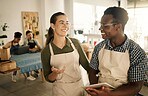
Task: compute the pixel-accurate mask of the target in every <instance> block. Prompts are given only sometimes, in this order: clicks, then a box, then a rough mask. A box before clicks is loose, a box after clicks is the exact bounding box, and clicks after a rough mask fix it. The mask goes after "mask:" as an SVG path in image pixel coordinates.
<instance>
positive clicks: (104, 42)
mask: <svg viewBox="0 0 148 96" xmlns="http://www.w3.org/2000/svg"><path fill="white" fill-rule="evenodd" d="M106 43H107V40H103V41H101V42H100V43H98V44H97V45H96V46H95V48H94V50H95V51H100V49H101V48H103V46H105V45H106Z"/></svg>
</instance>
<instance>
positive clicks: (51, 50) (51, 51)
mask: <svg viewBox="0 0 148 96" xmlns="http://www.w3.org/2000/svg"><path fill="white" fill-rule="evenodd" d="M49 49H50V53H51V56H52V55H54V53H53V49H52V47H51V43H49Z"/></svg>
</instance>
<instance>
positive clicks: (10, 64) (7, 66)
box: [0, 61, 16, 72]
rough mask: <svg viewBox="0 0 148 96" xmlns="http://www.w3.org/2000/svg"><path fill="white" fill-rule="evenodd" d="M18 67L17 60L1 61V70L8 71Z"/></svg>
mask: <svg viewBox="0 0 148 96" xmlns="http://www.w3.org/2000/svg"><path fill="white" fill-rule="evenodd" d="M15 68H16V62H15V61H5V62H0V71H1V72H4V71H8V70H12V69H15Z"/></svg>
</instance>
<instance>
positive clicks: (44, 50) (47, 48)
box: [41, 45, 50, 56]
mask: <svg viewBox="0 0 148 96" xmlns="http://www.w3.org/2000/svg"><path fill="white" fill-rule="evenodd" d="M48 53H50V50H49V46H48V45H46V46H45V47H44V48H43V49H42V51H41V56H44V55H48Z"/></svg>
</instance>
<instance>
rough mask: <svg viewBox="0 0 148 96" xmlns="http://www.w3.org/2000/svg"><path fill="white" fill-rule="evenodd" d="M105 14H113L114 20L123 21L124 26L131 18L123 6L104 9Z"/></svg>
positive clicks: (116, 21)
mask: <svg viewBox="0 0 148 96" xmlns="http://www.w3.org/2000/svg"><path fill="white" fill-rule="evenodd" d="M104 15H112V16H113V19H114V22H115V23H121V24H122V25H123V28H124V26H125V24H126V23H127V21H128V19H129V17H128V13H127V11H126V10H125V9H124V8H121V7H109V8H107V9H106V10H105V11H104Z"/></svg>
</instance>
